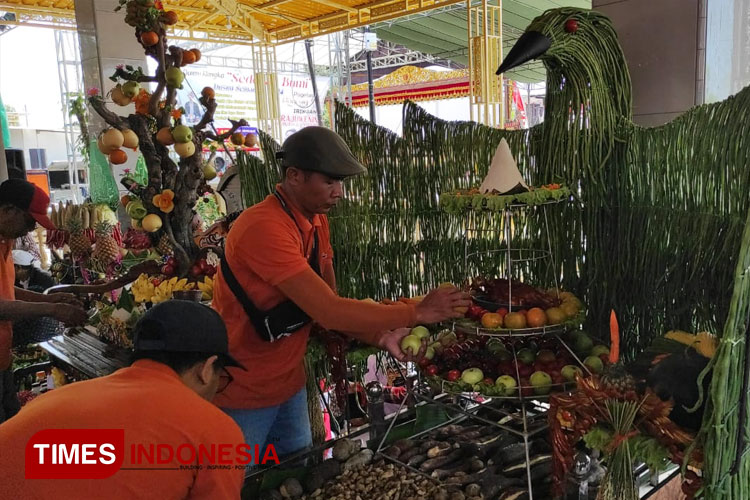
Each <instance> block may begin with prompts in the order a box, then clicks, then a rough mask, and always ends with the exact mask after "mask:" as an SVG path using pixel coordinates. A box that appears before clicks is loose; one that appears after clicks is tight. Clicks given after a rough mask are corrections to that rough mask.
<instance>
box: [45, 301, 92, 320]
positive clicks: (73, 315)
mask: <svg viewBox="0 0 750 500" xmlns="http://www.w3.org/2000/svg"><path fill="white" fill-rule="evenodd" d="M49 307H50V313H49V316H51V317H53V318H55V319H56V320H57V321H60V322H62V323H65V326H81V325H85V324H86V321H88V319H89V316H88V314H86V311H84V310H83V308H82V307H80V306H75V305H71V304H64V303H57V304H50V306H49Z"/></svg>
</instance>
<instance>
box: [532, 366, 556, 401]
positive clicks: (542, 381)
mask: <svg viewBox="0 0 750 500" xmlns="http://www.w3.org/2000/svg"><path fill="white" fill-rule="evenodd" d="M529 382H531V385H532V386H534V393H535V394H538V395H543V394H547V393H549V390H550V385H552V377H550V376H549V373H547V372H542V371H539V372H534V373H532V374H531V377H529Z"/></svg>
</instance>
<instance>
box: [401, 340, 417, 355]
mask: <svg viewBox="0 0 750 500" xmlns="http://www.w3.org/2000/svg"><path fill="white" fill-rule="evenodd" d="M421 347H422V340H421V339H420V338H419V337H417V336H415V335H407V336H406V337H404V338H402V339H401V350H402V351H403V352H404V354H411V355H412V356H414V355H415V354H417V353H418V352H419V349H420V348H421Z"/></svg>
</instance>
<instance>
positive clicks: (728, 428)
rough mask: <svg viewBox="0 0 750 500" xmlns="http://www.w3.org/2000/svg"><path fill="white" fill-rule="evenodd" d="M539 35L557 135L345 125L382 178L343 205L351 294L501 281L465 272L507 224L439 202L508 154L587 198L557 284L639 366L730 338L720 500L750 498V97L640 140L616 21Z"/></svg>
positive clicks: (564, 231)
mask: <svg viewBox="0 0 750 500" xmlns="http://www.w3.org/2000/svg"><path fill="white" fill-rule="evenodd" d="M571 18H574V19H576V20H577V21H578V23H579V26H580V28H579V31H581V30H583V31H582V33H583V34H584V35H585V34H586V33H588V35H586V36H578V37H577V38H575V39H572V38H567V37H566V34H565V33H564V32H563V26H564V25H565V21H566V20H568V19H571ZM529 29H534V30H537V31H540V32H542V33H545V34H546V35H547V36H549V37H550V38H552V39H553V40H554V41H555V45H553V47H552V48H551V49H550V51H548V54H549V56H547V58H546V59H545V58H543V61H544V62H545V65H546V66H547V71H548V81H547V88H548V89H549V90H548V92H549V93H548V96H547V99H546V105H545V108H546V116H545V122H544V123H543V124H541V125H539V126H537V127H534V128H532V129H529V130H525V131H504V130H496V129H491V128H488V127H485V126H482V125H478V124H476V123H470V122H447V121H444V120H440V119H437V118H435V117H433V116H430V115H429V114H427V113H426V112H424V111H423V110H421V109H420V108H419V107H418V106H416V105H414V104H412V103H406V104H405V106H404V114H403V131H404V133H403V137H398V136H396V135H395V134H393V133H391V132H389V131H388V130H385V129H383V128H380V127H377V126H375V125H373V124H371V123H369V122H368V121H366V120H364V119H362V118H360V117H358V116H357V115H355V114H354V113H353V112H352V111H351V110H349V109H347V108H344V107H342V106H338V107H337V108H336V123H337V130H338V132H339V133H340V134H341V135H342V136H343V137H344V139H345V140H346V141H347V143H348V144H349V145H350V147H351V148H352V150H353V152H354V154H355V155H357V156H358V157H359V158H360V160H361V161H363V163H364V164H365V165H366V166H367V167H368V169H369V172H368V174H367V175H365V176H361V177H359V178H356V179H353V180H352V181H350V182H348V183H347V187H346V202H344V203H342V204H341V205H342V206H340V207H338V208H337V209H336V211H335V213H333V214H332V215H331V225H332V235H333V244H334V247H335V250H336V268H337V273H338V283H339V286H340V291H341V293H342V294H345V295H349V296H354V297H367V296H371V297H375V298H383V297H394V296H399V295H410V294H414V293H417V292H422V291H424V290H426V289H427V288H428V287H430V286H434V285H436V284H437V283H439V282H441V281H445V280H452V281H454V282H460V281H461V280H462V279H464V278H466V277H467V275H471V274H476V273H494V274H500V273H502V272H503V271H504V270H503V269H502V263H501V260H502V259H500V258H497V257H496V258H494V259H493V258H490V259H485V260H481V261H480V262H474V263H472V264H471V266H470V268H469V269H464V268H463V266H462V265H461V264H462V262H463V255H464V243H465V241H466V240H465V238H464V234H465V230H466V228H467V227H469V228H472V229H475V228H482V229H490V230H492V231H490V232H481V233H480V232H471V231H470V232H469V235H470V238H469V239H468V243H467V244H468V247H469V250H470V251H471V250H480V249H490V248H497V247H498V246H499V236H498V235H500V234H502V232H501V229H502V227H501V225H500V222H499V221H498V220H497V219H498V218H497V217H492V216H491V215H490V216H488V215H486V214H474V213H471V214H466V215H451V214H446V213H442V212H440V211H439V210H438V199H439V195H440V193H443V192H446V191H450V190H453V189H467V188H470V187H474V186H476V185H478V184H479V182H480V180H481V179H482V178H483V176H484V174H485V173H486V172H487V169H488V166H489V162H490V159H491V157H492V153H493V152H494V149H495V147H496V146H497V144H498V143H499V141H500V139H501V138H503V137H505V138H506V139H507V140H508V143H509V145H510V148H511V150H512V151H513V152H514V155H515V156H516V158H517V162H518V164H519V168H520V169H521V171H522V173H523V174H524V176H525V177H526V179H527V180H528V181H529V182H530V183H531V184H534V185H540V184H544V183H548V182H562V183H565V184H566V185H568V186H574V187H576V189H577V192H578V200H577V201H575V202H572V203H569V204H565V205H560V206H558V207H555V209H553V210H548V216H549V227H550V235H549V236H550V239H551V241H552V247H553V252H554V254H555V257H556V259H555V261H556V262H557V263H558V267H557V269H555V270H554V272H556V273H557V274H558V277H559V279H560V280H561V283H562V285H563V287H564V288H566V289H569V290H571V291H573V292H575V293H576V295H577V296H579V297H584V298H585V302H586V303H587V305H588V309H589V317H588V320H587V325H586V326H587V328H588V329H589V331H590V333H592V334H594V335H598V336H602V335H601V334H602V333H603V332H606V331H607V330H606V325H607V315H608V313H609V311H610V309H612V308H614V309H615V310H616V311H617V312H618V316H619V317H620V318H621V322H620V323H621V325H622V327H621V331H622V336H623V344H624V345H623V348H624V349H623V353H624V355H625V356H630V357H632V356H633V355H634V354H635V353H637V352H639V351H640V350H642V349H643V348H644V347H645V346H646V345H648V344H649V343H650V341H651V340H652V339H653V338H654V337H656V336H660V335H662V334H663V332H664V331H666V330H667V329H672V328H678V329H684V330H688V331H700V330H709V331H715V332H717V333H719V334H720V336H721V341H720V347H719V350H718V353H717V355H716V356H715V358H714V361H713V362H712V365H711V367H715V373H714V377H713V382H712V386H711V392H710V394H709V395H708V397H709V410H708V411H707V413H706V417H705V425H704V428H703V430H702V432H701V439H702V440H703V441H704V442H705V452H706V463H705V467H704V473H705V495H706V498H712V499H713V498H722V499H723V498H726V499H744V498H748V494H747V491H748V488H750V479H748V478H750V461H748V460H747V458H744V459H742V460H741V461H740V463H739V467H737V468H736V470H734V471H732V465H733V464H734V460H735V456H736V453H737V448H738V446H742V443H739V442H738V430H741V429H744V432H748V425H747V419H745V421H740V408H739V404H738V400H739V398H740V392H741V389H742V378H743V369H744V366H745V363H746V360H745V354H744V352H745V347H744V346H745V342H746V340H747V339H746V329H747V326H748V325H747V322H748V320H747V318H748V313H749V312H750V219H748V209H749V208H750V197H748V192H750V169H748V168H747V165H748V161H749V160H750V146H749V144H750V122H748V120H746V119H745V115H746V114H747V113H749V112H750V88H746V89H744V90H742V91H741V92H739V93H738V94H737V95H735V96H733V97H731V98H729V99H727V100H725V101H722V102H720V103H716V104H710V105H704V106H700V107H697V108H694V109H692V110H691V111H689V112H687V113H685V114H684V115H682V116H681V117H679V118H678V119H676V120H674V121H672V122H671V123H669V124H666V125H664V126H661V127H657V128H642V127H639V126H636V125H634V124H633V123H632V121H631V120H630V116H631V115H630V105H631V95H630V78H629V75H628V74H627V66H626V64H625V61H624V58H623V55H622V50H621V49H620V46H619V44H618V42H617V38H616V34H615V32H614V29H613V28H612V26H611V23H610V21H609V20H608V19H607V18H606V17H604V16H602V15H600V14H597V13H595V12H592V11H581V10H577V9H557V10H554V11H549V12H547V13H545V14H544V15H542V16H540V17H539V18H537V19H535V20H534V21H533V22H532V25H531V26H530V28H529ZM550 63H552V64H550ZM563 82H564V83H563ZM277 147H278V145H276V144H272V141H270V140H268V139H267V138H265V139H264V141H263V149H264V153H265V157H266V158H273V155H272V154H271V153H272V151H273V150H274V149H275V148H277ZM242 170H243V185H244V194H245V197H246V201H247V202H248V203H254V202H256V201H258V200H259V199H261V198H262V197H263V196H265V195H266V194H267V193H268V188H269V186H271V185H272V184H273V182H275V179H277V178H278V169H277V167H276V165H275V164H273V160H271V162H270V164H269V165H264V164H263V163H262V162H261V161H259V160H246V161H244V162H243V168H242ZM540 214H541V211H539V210H530V211H528V212H527V215H525V216H523V217H518V218H516V219H515V220H514V227H513V231H514V239H515V240H523V241H525V242H526V243H525V244H526V245H528V246H529V247H541V248H544V246H543V245H542V243H544V242H545V241H546V239H545V238H546V237H547V234H546V232H545V231H544V224H543V222H544V221H543V218H542V216H541V215H540ZM493 231H494V232H493ZM520 273H521V274H522V275H523V278H524V279H527V280H530V281H534V282H535V283H537V284H540V285H549V284H551V283H552V282H553V280H552V275H551V273H550V270H549V269H547V268H546V267H545V266H544V265H542V264H538V265H530V266H528V267H527V268H524V269H522V270H521V271H520ZM739 434H741V433H739ZM740 451H742V450H740ZM732 472H733V473H732Z"/></svg>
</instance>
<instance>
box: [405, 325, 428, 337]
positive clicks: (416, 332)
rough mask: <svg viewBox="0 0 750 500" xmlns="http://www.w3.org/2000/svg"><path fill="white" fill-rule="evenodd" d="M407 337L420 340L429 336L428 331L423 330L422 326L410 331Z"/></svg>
mask: <svg viewBox="0 0 750 500" xmlns="http://www.w3.org/2000/svg"><path fill="white" fill-rule="evenodd" d="M409 335H414V336H415V337H419V338H420V339H424V338H427V337H429V336H430V331H429V330H428V329H427V328H425V327H424V326H421V325H420V326H415V327H414V328H412V329H411V332H409Z"/></svg>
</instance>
